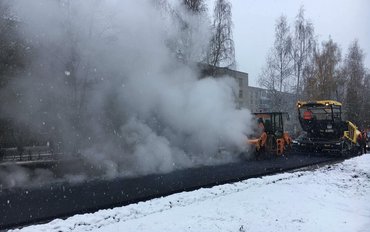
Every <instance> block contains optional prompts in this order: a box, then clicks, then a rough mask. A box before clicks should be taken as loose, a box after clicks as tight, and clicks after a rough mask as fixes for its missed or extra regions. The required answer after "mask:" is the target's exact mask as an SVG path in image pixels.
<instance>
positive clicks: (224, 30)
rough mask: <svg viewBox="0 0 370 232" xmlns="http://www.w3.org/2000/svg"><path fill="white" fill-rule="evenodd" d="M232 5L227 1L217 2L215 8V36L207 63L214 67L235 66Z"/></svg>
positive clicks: (212, 38) (213, 36) (211, 41)
mask: <svg viewBox="0 0 370 232" xmlns="http://www.w3.org/2000/svg"><path fill="white" fill-rule="evenodd" d="M231 16H232V13H231V3H230V2H229V1H227V0H217V1H216V5H215V8H214V21H213V25H212V30H213V35H212V37H211V40H210V48H209V52H208V57H207V63H208V64H210V65H212V66H214V67H215V66H223V67H233V66H235V50H234V40H233V32H232V27H233V23H232V19H231Z"/></svg>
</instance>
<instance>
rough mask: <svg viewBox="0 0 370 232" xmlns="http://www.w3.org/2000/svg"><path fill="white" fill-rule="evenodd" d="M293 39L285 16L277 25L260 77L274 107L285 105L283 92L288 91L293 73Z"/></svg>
mask: <svg viewBox="0 0 370 232" xmlns="http://www.w3.org/2000/svg"><path fill="white" fill-rule="evenodd" d="M291 52H292V39H291V36H290V29H289V26H288V23H287V20H286V17H285V16H281V17H279V18H278V20H277V21H276V25H275V42H274V46H273V47H272V49H271V50H270V53H269V54H268V56H267V61H266V66H265V67H264V68H263V71H262V74H261V75H260V76H259V84H260V85H261V86H263V87H265V88H267V89H268V90H269V92H270V97H271V99H272V100H273V102H272V105H273V106H274V107H279V106H282V105H284V103H283V102H282V101H283V93H282V92H283V91H285V90H287V87H288V85H289V83H288V81H289V77H290V76H291V74H292V71H293V66H292V65H293V59H292V56H291Z"/></svg>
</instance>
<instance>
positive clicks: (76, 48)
mask: <svg viewBox="0 0 370 232" xmlns="http://www.w3.org/2000/svg"><path fill="white" fill-rule="evenodd" d="M12 2H13V3H12V4H13V7H12V10H13V14H14V15H16V16H17V18H18V19H19V21H20V22H21V23H20V26H19V29H20V32H21V34H22V35H23V36H24V38H25V39H26V40H27V41H28V43H29V50H30V51H31V52H30V54H27V55H28V56H29V57H30V60H32V62H31V63H30V64H29V68H28V69H27V72H26V74H25V75H24V76H21V77H20V78H18V79H16V81H14V82H13V83H11V85H10V86H11V89H12V90H13V91H14V89H16V90H17V91H19V92H20V93H22V94H21V96H20V97H19V99H18V101H17V102H16V103H15V104H14V107H13V108H12V109H2V110H5V111H6V115H11V116H12V117H13V118H16V119H17V120H19V121H22V122H26V123H28V124H30V125H33V127H34V128H40V127H46V128H47V130H48V131H49V132H51V134H52V136H53V137H55V139H60V140H61V141H62V144H63V148H64V149H66V150H68V149H69V150H71V151H73V149H75V148H76V147H77V148H78V150H79V152H80V153H81V154H82V156H83V157H84V158H85V160H87V161H88V162H91V163H92V164H94V165H99V167H101V168H102V169H103V170H105V171H104V172H105V174H106V175H108V176H116V175H137V174H147V173H153V172H168V171H171V170H173V169H176V168H185V167H189V166H194V165H209V164H215V163H222V162H228V161H230V160H232V159H233V157H232V156H231V155H230V154H229V155H225V154H219V152H218V150H219V148H220V147H223V148H226V149H227V150H233V149H235V150H239V151H241V150H245V149H246V147H245V146H246V142H245V140H246V136H245V135H246V134H247V133H248V132H249V131H250V129H249V127H250V121H251V115H250V113H249V112H248V111H247V110H238V109H236V106H235V97H234V95H235V93H236V92H237V88H238V86H237V84H236V83H235V81H234V80H233V79H232V78H227V77H225V78H217V79H215V78H205V79H200V80H199V79H198V78H199V73H198V71H197V69H196V68H194V67H192V65H185V64H183V63H181V62H179V59H177V58H178V57H179V56H187V58H190V59H195V60H197V59H198V60H199V59H200V57H202V54H203V53H204V49H205V48H207V41H208V35H209V29H208V22H207V20H206V17H204V16H203V17H202V16H199V15H191V14H187V13H186V11H185V10H184V9H182V8H181V6H180V5H173V7H174V9H175V10H176V11H177V12H179V14H180V15H181V16H182V18H183V19H184V20H185V23H186V24H187V25H188V26H189V25H190V26H189V27H191V28H192V30H191V31H190V33H189V31H186V30H185V31H184V28H183V25H181V23H180V22H178V21H176V20H173V18H171V16H170V14H166V13H164V10H163V9H161V7H160V6H158V5H157V6H155V5H154V4H152V3H151V1H147V0H145V1H144V0H139V1H131V0H124V1H121V0H105V1H87V0H85V1H83V0H73V1H68V0H64V1H63V0H59V1H57V0H55V1H53V0H14V1H12ZM184 37H186V39H184ZM194 66H195V65H194Z"/></svg>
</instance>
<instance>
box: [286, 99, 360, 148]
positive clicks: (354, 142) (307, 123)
mask: <svg viewBox="0 0 370 232" xmlns="http://www.w3.org/2000/svg"><path fill="white" fill-rule="evenodd" d="M297 110H298V117H299V122H300V124H301V127H302V129H303V131H305V132H306V133H305V134H304V135H302V136H301V137H299V138H297V139H296V140H295V141H294V145H293V147H294V148H295V150H298V151H311V152H316V153H333V154H340V155H351V154H357V153H360V152H361V148H360V144H359V141H358V137H359V136H360V134H361V132H360V131H359V130H358V129H357V127H356V126H355V125H354V124H353V123H352V122H350V121H343V120H342V104H341V103H340V102H337V101H333V100H322V101H308V102H303V101H298V103H297Z"/></svg>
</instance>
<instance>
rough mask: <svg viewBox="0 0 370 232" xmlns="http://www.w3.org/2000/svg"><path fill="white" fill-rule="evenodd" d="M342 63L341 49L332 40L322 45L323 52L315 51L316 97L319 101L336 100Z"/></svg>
mask: <svg viewBox="0 0 370 232" xmlns="http://www.w3.org/2000/svg"><path fill="white" fill-rule="evenodd" d="M340 61H341V51H340V48H339V47H338V45H337V44H336V43H334V42H333V40H332V39H331V38H330V39H329V40H328V41H327V42H323V43H322V50H319V49H316V50H315V52H314V68H315V79H316V91H315V92H316V93H315V94H314V96H315V97H316V98H317V99H334V98H335V97H336V94H335V93H336V88H337V77H338V71H339V64H340V63H339V62H340Z"/></svg>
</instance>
